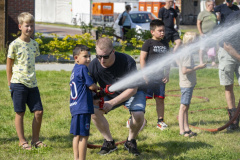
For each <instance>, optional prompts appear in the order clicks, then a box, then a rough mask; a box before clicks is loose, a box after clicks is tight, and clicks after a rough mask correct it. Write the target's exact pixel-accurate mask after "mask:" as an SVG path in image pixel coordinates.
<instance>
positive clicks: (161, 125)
mask: <svg viewBox="0 0 240 160" xmlns="http://www.w3.org/2000/svg"><path fill="white" fill-rule="evenodd" d="M167 127H168V125H167V124H166V123H164V122H158V123H157V128H159V129H161V130H164V129H166V128H167Z"/></svg>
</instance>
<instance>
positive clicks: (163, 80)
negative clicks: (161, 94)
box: [162, 75, 169, 83]
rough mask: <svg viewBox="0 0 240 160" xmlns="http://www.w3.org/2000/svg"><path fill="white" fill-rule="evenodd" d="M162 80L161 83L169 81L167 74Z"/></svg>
mask: <svg viewBox="0 0 240 160" xmlns="http://www.w3.org/2000/svg"><path fill="white" fill-rule="evenodd" d="M162 82H163V83H167V82H169V75H168V76H166V77H164V78H163V79H162Z"/></svg>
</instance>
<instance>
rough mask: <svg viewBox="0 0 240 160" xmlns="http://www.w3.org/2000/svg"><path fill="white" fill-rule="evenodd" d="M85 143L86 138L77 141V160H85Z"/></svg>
mask: <svg viewBox="0 0 240 160" xmlns="http://www.w3.org/2000/svg"><path fill="white" fill-rule="evenodd" d="M87 141H88V136H84V137H82V136H81V137H80V140H79V147H78V149H79V160H85V159H86V154H87Z"/></svg>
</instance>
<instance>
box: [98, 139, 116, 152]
mask: <svg viewBox="0 0 240 160" xmlns="http://www.w3.org/2000/svg"><path fill="white" fill-rule="evenodd" d="M116 149H117V146H116V145H115V141H114V140H113V141H107V140H106V139H104V142H103V145H102V148H101V150H100V152H98V154H100V155H106V154H109V153H111V152H113V151H115V150H116Z"/></svg>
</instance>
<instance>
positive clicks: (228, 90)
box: [225, 84, 236, 109]
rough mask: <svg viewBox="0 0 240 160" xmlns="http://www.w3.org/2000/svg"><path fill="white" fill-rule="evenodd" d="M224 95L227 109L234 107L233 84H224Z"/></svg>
mask: <svg viewBox="0 0 240 160" xmlns="http://www.w3.org/2000/svg"><path fill="white" fill-rule="evenodd" d="M225 97H226V100H227V105H228V109H232V108H236V106H235V96H234V92H233V84H231V85H227V86H225Z"/></svg>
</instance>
